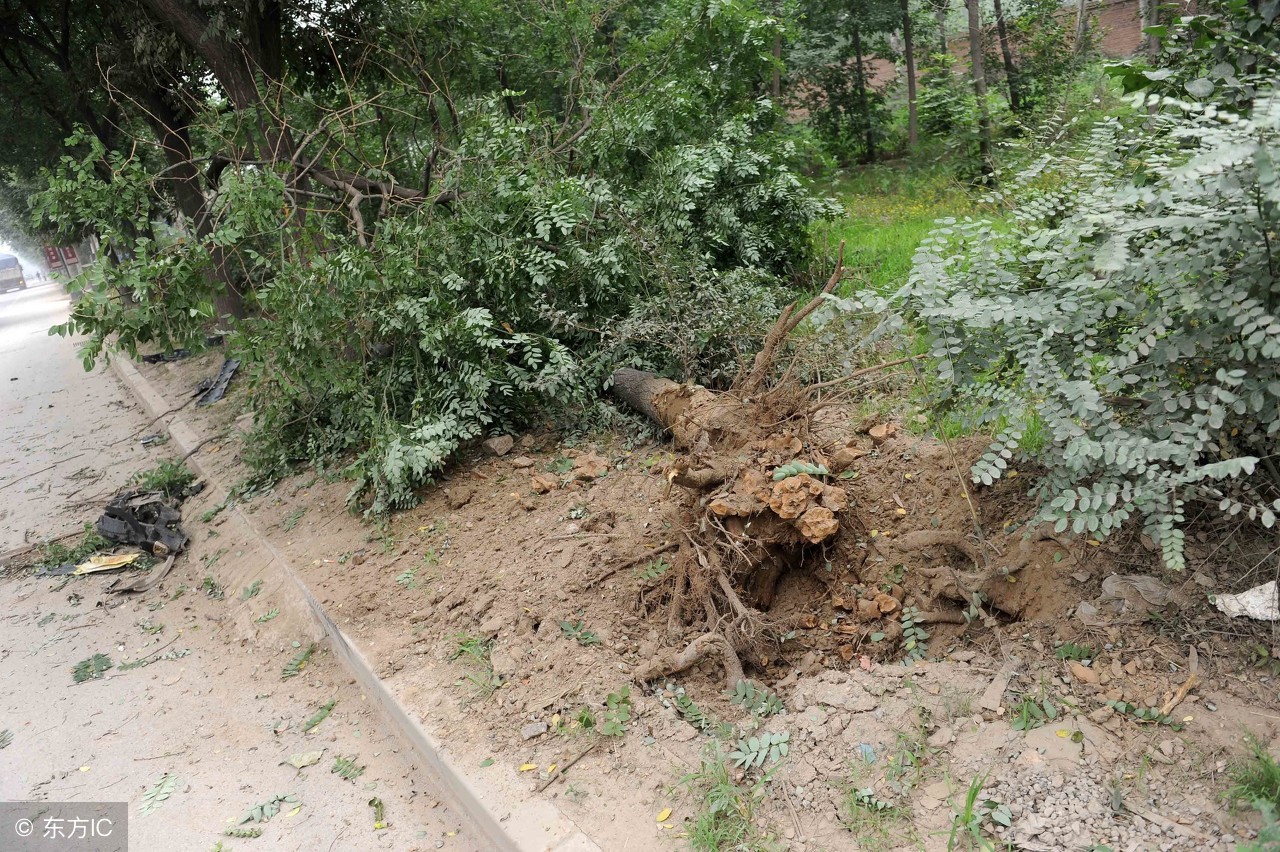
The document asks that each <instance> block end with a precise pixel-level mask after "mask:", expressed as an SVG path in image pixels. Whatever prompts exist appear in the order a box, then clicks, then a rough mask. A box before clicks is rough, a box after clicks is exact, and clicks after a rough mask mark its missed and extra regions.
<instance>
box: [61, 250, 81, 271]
mask: <svg viewBox="0 0 1280 852" xmlns="http://www.w3.org/2000/svg"><path fill="white" fill-rule="evenodd" d="M62 259H63V261H64V262H66V264H67V266H70V265H71V264H73V263H79V262H80V258H79V257H77V256H76V250H75V248H74V247H73V246H67V247H66V248H64V249H63V250H62Z"/></svg>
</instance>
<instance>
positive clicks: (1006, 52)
mask: <svg viewBox="0 0 1280 852" xmlns="http://www.w3.org/2000/svg"><path fill="white" fill-rule="evenodd" d="M992 3H993V4H994V11H995V15H996V36H997V38H998V39H999V41H1000V55H1001V57H1003V59H1004V83H1005V86H1007V87H1008V89H1009V109H1011V110H1013V111H1014V112H1021V111H1022V97H1021V93H1020V91H1019V88H1018V66H1017V65H1016V64H1015V63H1014V60H1013V49H1012V48H1011V47H1010V46H1009V27H1008V26H1006V24H1005V20H1004V4H1002V3H1001V2H1000V0H992Z"/></svg>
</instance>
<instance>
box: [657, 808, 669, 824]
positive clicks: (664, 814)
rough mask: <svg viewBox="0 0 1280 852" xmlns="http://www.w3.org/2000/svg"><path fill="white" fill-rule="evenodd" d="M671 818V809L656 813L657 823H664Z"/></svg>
mask: <svg viewBox="0 0 1280 852" xmlns="http://www.w3.org/2000/svg"><path fill="white" fill-rule="evenodd" d="M670 818H671V808H663V809H662V810H660V811H658V822H666V821H667V820H668V819H670Z"/></svg>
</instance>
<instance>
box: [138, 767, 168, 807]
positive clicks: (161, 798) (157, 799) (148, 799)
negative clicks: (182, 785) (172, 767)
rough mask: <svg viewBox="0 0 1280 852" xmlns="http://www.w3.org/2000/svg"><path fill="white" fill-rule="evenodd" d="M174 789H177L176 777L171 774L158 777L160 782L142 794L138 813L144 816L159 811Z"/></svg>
mask: <svg viewBox="0 0 1280 852" xmlns="http://www.w3.org/2000/svg"><path fill="white" fill-rule="evenodd" d="M176 789H178V776H176V775H174V774H173V773H172V772H167V773H165V774H164V775H162V776H160V780H159V781H157V782H156V783H155V784H153V785H152V786H151V787H150V789H148V790H147V791H146V792H145V793H143V794H142V803H141V804H139V805H138V813H139V814H140V815H142V816H146V815H147V814H150V813H154V812H155V811H157V810H159V809H160V806H161V805H163V804H164V803H165V802H166V801H168V800H169V797H170V796H172V795H173V791H174V790H176Z"/></svg>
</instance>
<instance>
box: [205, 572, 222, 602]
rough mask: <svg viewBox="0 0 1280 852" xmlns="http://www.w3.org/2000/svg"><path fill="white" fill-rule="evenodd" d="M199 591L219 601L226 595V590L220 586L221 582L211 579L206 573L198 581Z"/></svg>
mask: <svg viewBox="0 0 1280 852" xmlns="http://www.w3.org/2000/svg"><path fill="white" fill-rule="evenodd" d="M200 591H202V592H204V593H205V594H206V595H208V596H209V597H211V598H213V599H214V600H215V601H220V600H222V599H223V598H224V597H226V596H227V593H226V591H225V590H224V589H223V588H222V584H221V583H219V582H218V581H217V580H215V579H213V577H212V575H206V576H205V578H204V579H203V580H201V581H200Z"/></svg>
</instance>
